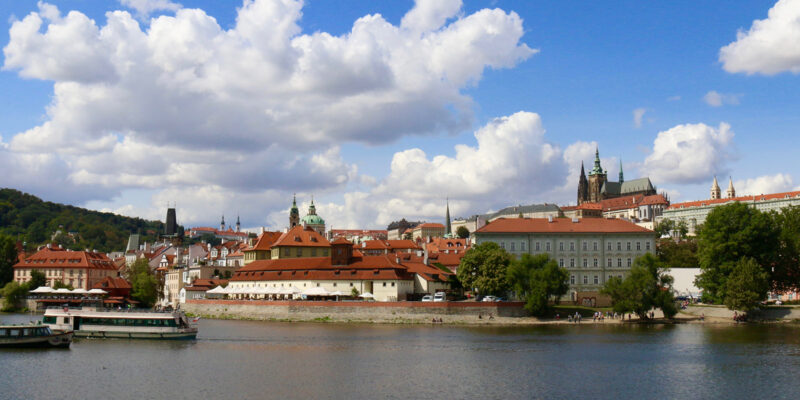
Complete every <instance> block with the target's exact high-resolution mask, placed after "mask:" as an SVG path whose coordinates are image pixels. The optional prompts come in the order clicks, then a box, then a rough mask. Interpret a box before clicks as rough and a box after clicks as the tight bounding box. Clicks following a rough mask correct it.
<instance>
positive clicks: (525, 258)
mask: <svg viewBox="0 0 800 400" xmlns="http://www.w3.org/2000/svg"><path fill="white" fill-rule="evenodd" d="M568 278H569V272H568V271H567V270H566V268H563V267H559V266H558V263H556V261H555V260H553V259H551V258H550V257H549V256H548V255H547V254H538V255H535V256H532V255H530V254H523V255H522V257H520V258H519V259H516V260H512V261H511V264H510V265H509V267H508V278H507V279H508V283H509V284H510V285H511V288H512V290H514V292H515V294H516V295H517V297H518V298H519V299H521V300H523V301H525V309H526V310H528V311H529V312H530V313H531V314H533V315H535V316H543V315H545V314H547V312H548V311H550V302H551V301H552V302H558V300H559V298H560V297H561V296H563V295H564V294H566V293H567V290H569V284H568V283H567V279H568Z"/></svg>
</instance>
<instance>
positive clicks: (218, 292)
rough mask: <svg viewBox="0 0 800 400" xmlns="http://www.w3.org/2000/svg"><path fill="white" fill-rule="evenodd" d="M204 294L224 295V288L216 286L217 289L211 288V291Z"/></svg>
mask: <svg viewBox="0 0 800 400" xmlns="http://www.w3.org/2000/svg"><path fill="white" fill-rule="evenodd" d="M206 293H211V294H222V293H225V288H224V287H222V286H217V287H215V288H213V289H211V290H208V291H206Z"/></svg>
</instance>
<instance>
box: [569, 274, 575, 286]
mask: <svg viewBox="0 0 800 400" xmlns="http://www.w3.org/2000/svg"><path fill="white" fill-rule="evenodd" d="M569 284H570V285H574V284H575V275H570V276H569Z"/></svg>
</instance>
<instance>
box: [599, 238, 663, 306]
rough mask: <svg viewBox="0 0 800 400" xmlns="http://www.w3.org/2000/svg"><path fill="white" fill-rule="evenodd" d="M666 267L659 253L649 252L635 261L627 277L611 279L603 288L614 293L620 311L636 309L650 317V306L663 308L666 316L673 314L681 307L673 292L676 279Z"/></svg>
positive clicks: (612, 298)
mask: <svg viewBox="0 0 800 400" xmlns="http://www.w3.org/2000/svg"><path fill="white" fill-rule="evenodd" d="M665 270H666V268H665V267H664V264H663V263H662V262H661V261H659V260H658V258H656V256H654V255H652V254H649V253H648V254H645V255H643V256H641V257H639V258H637V259H636V261H634V263H633V267H632V268H631V273H630V274H629V275H628V276H627V277H626V278H625V279H620V278H611V279H609V280H608V281H607V282H606V284H605V286H604V287H603V289H602V290H601V292H602V293H603V294H606V295H608V296H609V297H611V302H612V304H613V308H614V311H616V312H619V313H628V312H633V313H636V315H638V316H639V318H642V319H648V318H649V317H648V315H647V313H648V312H649V311H650V310H652V309H653V308H660V309H661V311H662V312H663V313H664V316H665V317H667V318H672V317H673V316H674V315H675V314H676V313H677V312H678V310H677V308H676V307H675V298H674V295H673V294H672V282H673V279H672V276H670V275H667V274H666V273H665Z"/></svg>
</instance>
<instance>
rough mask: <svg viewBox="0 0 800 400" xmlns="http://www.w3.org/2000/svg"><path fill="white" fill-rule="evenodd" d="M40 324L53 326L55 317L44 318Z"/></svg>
mask: <svg viewBox="0 0 800 400" xmlns="http://www.w3.org/2000/svg"><path fill="white" fill-rule="evenodd" d="M42 322H43V323H45V324H55V323H56V317H53V316H46V317H44V318H42Z"/></svg>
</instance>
